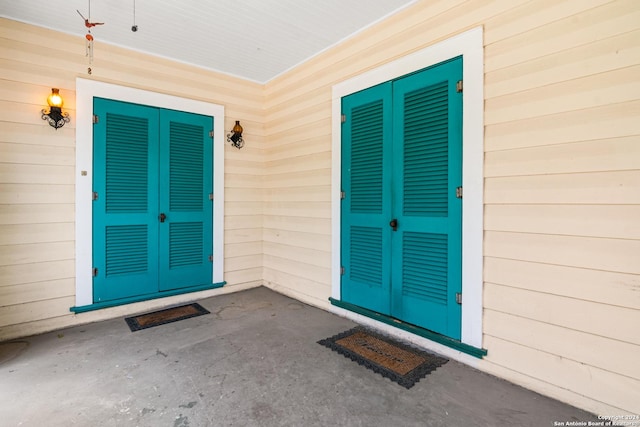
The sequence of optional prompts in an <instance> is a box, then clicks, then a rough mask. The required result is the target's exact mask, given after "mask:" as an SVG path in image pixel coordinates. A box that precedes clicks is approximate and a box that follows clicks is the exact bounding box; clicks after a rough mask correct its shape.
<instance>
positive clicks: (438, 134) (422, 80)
mask: <svg viewBox="0 0 640 427" xmlns="http://www.w3.org/2000/svg"><path fill="white" fill-rule="evenodd" d="M460 79H462V59H461V58H457V59H455V60H452V61H448V62H446V63H443V64H440V65H437V66H434V67H432V68H429V69H426V70H423V71H421V72H419V73H415V74H412V75H410V76H407V77H404V78H401V79H398V80H397V81H395V82H394V86H393V89H394V176H395V178H396V185H397V189H398V191H396V192H394V196H395V197H394V200H393V202H392V203H393V205H394V206H395V211H396V213H397V217H398V222H399V224H400V226H399V227H398V231H397V232H396V233H395V234H394V237H393V251H392V253H393V258H394V264H393V274H392V277H393V278H392V283H393V285H392V299H393V302H392V311H393V314H394V317H398V318H400V319H402V320H403V321H405V322H408V323H413V324H415V325H418V326H422V327H424V328H427V329H430V330H432V331H435V332H438V333H441V334H444V335H447V336H449V337H452V338H455V339H459V338H460V324H461V311H460V306H459V305H458V304H457V303H456V293H457V292H460V290H461V268H462V261H461V252H462V201H461V200H460V199H457V198H456V191H455V190H456V187H457V186H460V185H462V94H461V93H457V92H456V82H457V81H458V80H460Z"/></svg>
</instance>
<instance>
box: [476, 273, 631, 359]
mask: <svg viewBox="0 0 640 427" xmlns="http://www.w3.org/2000/svg"><path fill="white" fill-rule="evenodd" d="M484 299H485V309H490V310H494V311H498V312H501V313H507V314H512V315H516V316H520V317H524V318H528V319H531V320H536V321H538V322H543V323H548V324H551V325H556V326H561V327H564V328H567V329H572V330H576V331H581V332H585V333H588V334H592V335H598V336H601V337H605V338H610V339H615V340H618V341H623V342H626V343H629V344H633V345H636V346H637V345H638V344H640V335H638V329H637V325H638V324H640V323H639V322H640V312H639V311H638V310H634V309H630V308H623V307H618V306H612V305H607V304H601V303H594V302H591V301H584V300H580V299H575V298H566V297H559V296H557V295H551V294H543V293H539V292H533V291H528V290H523V289H518V288H512V287H510V286H502V285H496V284H493V283H490V282H486V283H485V296H484ZM611 318H615V319H617V320H618V321H617V322H616V323H612V322H610V319H611ZM487 333H489V332H488V331H487Z"/></svg>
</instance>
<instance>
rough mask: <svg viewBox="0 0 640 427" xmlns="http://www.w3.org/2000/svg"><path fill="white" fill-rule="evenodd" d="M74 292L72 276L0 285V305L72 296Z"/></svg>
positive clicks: (74, 286)
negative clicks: (13, 284)
mask: <svg viewBox="0 0 640 427" xmlns="http://www.w3.org/2000/svg"><path fill="white" fill-rule="evenodd" d="M75 292H76V285H75V280H74V279H72V278H68V279H59V280H50V281H46V282H35V283H23V284H21V285H15V286H0V306H1V307H6V306H11V305H18V304H25V303H29V302H32V301H44V300H49V299H55V298H63V297H70V296H74V295H75Z"/></svg>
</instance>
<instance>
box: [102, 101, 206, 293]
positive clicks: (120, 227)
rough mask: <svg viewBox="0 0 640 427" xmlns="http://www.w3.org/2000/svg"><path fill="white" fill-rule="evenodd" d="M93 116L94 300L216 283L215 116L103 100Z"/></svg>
mask: <svg viewBox="0 0 640 427" xmlns="http://www.w3.org/2000/svg"><path fill="white" fill-rule="evenodd" d="M94 114H96V115H97V116H98V117H99V120H98V123H96V124H95V125H94V144H93V147H94V153H93V159H94V160H93V187H94V192H95V194H96V197H95V200H94V202H93V203H94V204H93V236H92V237H93V265H94V267H95V269H96V273H97V274H95V277H94V281H93V299H94V302H95V303H97V302H104V301H113V300H119V299H126V298H132V297H138V296H142V295H154V294H158V293H161V292H162V291H167V290H175V289H181V288H188V287H193V286H197V285H203V284H209V283H211V279H212V268H211V262H210V261H209V255H210V254H211V253H212V241H213V239H212V228H211V224H212V203H211V201H210V200H209V193H211V192H212V188H213V182H212V166H211V165H212V156H213V147H212V143H211V138H209V136H208V132H209V131H210V130H211V129H212V125H213V123H212V120H213V119H212V118H211V117H206V116H200V115H195V114H190V113H181V112H176V111H171V110H162V109H158V108H154V107H147V106H141V105H135V104H129V103H125V102H119V101H113V100H106V99H100V98H96V99H94ZM161 215H162V216H161Z"/></svg>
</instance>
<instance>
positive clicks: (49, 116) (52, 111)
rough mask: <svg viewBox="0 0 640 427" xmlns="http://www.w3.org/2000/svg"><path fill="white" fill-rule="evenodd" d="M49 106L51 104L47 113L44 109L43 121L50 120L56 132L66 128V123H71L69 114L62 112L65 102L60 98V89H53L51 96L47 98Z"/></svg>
mask: <svg viewBox="0 0 640 427" xmlns="http://www.w3.org/2000/svg"><path fill="white" fill-rule="evenodd" d="M47 104H49V111H48V112H47V111H46V109H45V108H43V109H42V120H48V121H49V124H50V125H51V126H52V127H54V128H55V129H56V130H58V128H61V127H62V126H64V124H65V123H69V120H70V119H69V113H63V112H62V105H63V104H64V100H63V99H62V97H61V96H60V90H59V89H56V88H53V89H51V95H49V96H48V97H47Z"/></svg>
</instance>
